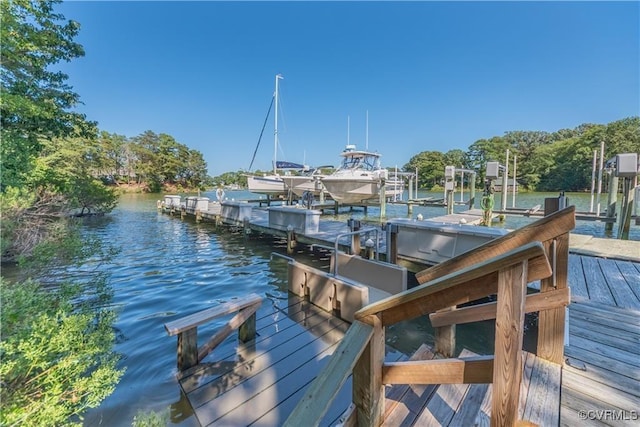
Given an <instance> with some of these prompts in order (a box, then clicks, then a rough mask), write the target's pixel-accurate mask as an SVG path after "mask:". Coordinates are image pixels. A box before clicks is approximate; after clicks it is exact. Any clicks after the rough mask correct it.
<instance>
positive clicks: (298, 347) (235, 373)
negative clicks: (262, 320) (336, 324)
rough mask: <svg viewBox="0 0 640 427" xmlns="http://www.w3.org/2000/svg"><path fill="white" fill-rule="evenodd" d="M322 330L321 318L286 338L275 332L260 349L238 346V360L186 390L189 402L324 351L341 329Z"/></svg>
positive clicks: (203, 399)
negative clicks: (281, 337)
mask: <svg viewBox="0 0 640 427" xmlns="http://www.w3.org/2000/svg"><path fill="white" fill-rule="evenodd" d="M323 332H325V328H324V327H323V325H322V323H321V322H320V323H318V324H317V325H315V326H314V327H312V328H310V329H309V333H303V334H299V335H297V336H295V337H294V338H292V339H289V340H286V341H282V340H280V339H279V337H278V336H277V335H275V336H273V337H272V338H270V339H267V340H265V341H264V342H263V343H262V345H261V347H262V348H261V351H259V352H258V351H255V350H254V349H253V348H252V347H251V346H239V347H238V352H239V354H238V356H237V358H238V361H237V363H236V364H235V365H234V366H233V367H232V369H231V370H227V371H225V372H223V373H221V374H219V375H217V376H216V377H215V379H214V380H212V381H208V382H207V383H205V384H203V385H202V386H200V387H199V388H197V389H195V390H193V391H192V392H190V393H189V394H188V397H189V401H190V402H191V404H192V406H194V407H196V408H197V407H199V406H201V405H204V404H206V403H207V402H209V401H211V400H213V399H217V401H220V400H219V399H218V398H219V396H221V395H223V394H229V392H230V391H231V390H232V389H234V388H235V387H237V386H239V385H242V388H245V387H246V386H247V384H246V383H245V381H252V378H254V377H256V376H257V375H258V374H259V373H263V372H265V373H267V377H268V376H269V372H274V369H275V367H276V366H280V367H288V370H289V371H290V370H293V369H295V367H296V366H299V365H300V364H302V363H304V362H305V361H306V360H309V359H311V358H313V357H315V355H317V354H319V353H320V352H322V351H324V350H325V349H326V348H327V346H330V345H333V344H334V343H335V342H337V341H338V340H339V339H340V338H341V337H342V336H343V333H344V332H343V331H341V330H336V331H334V330H329V331H328V332H325V333H323ZM316 334H317V335H316ZM292 355H297V356H298V357H297V358H296V357H293V356H292ZM285 362H287V363H288V364H287V363H285ZM280 369H282V368H280Z"/></svg>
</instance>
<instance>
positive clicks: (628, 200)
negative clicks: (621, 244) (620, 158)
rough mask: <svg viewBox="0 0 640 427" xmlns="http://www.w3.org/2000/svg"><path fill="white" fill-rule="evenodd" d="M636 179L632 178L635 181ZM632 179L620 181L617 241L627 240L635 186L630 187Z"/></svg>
mask: <svg viewBox="0 0 640 427" xmlns="http://www.w3.org/2000/svg"><path fill="white" fill-rule="evenodd" d="M636 179H637V178H634V179H633V180H634V181H635V180H636ZM632 184H633V182H632V178H627V177H625V178H623V181H622V206H621V207H620V221H619V224H618V239H621V240H629V229H630V228H631V212H632V210H633V204H634V202H633V198H634V193H635V186H634V185H632Z"/></svg>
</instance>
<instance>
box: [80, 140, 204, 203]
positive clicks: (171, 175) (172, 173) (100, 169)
mask: <svg viewBox="0 0 640 427" xmlns="http://www.w3.org/2000/svg"><path fill="white" fill-rule="evenodd" d="M91 145H92V152H91V158H90V159H89V162H90V163H91V164H93V167H94V173H95V174H96V175H99V176H100V177H101V178H102V179H103V180H104V181H105V182H106V183H113V184H115V185H119V184H123V183H126V184H132V183H136V184H138V185H142V184H144V185H146V190H147V191H150V192H159V191H161V190H162V188H163V187H164V186H167V185H171V186H177V187H179V188H181V189H185V190H190V189H199V188H203V187H204V186H206V185H207V184H208V175H207V162H206V161H205V160H204V157H203V156H202V153H201V152H200V151H198V150H193V149H190V148H189V147H187V146H186V145H184V144H181V143H179V142H178V141H176V140H175V138H174V137H172V136H171V135H167V134H165V133H160V134H156V133H154V132H153V131H150V130H147V131H145V132H143V133H142V134H140V135H138V136H135V137H132V138H127V137H125V136H123V135H117V134H110V133H108V132H104V131H103V132H100V134H99V135H98V137H97V138H96V139H95V140H94V141H92V144H91Z"/></svg>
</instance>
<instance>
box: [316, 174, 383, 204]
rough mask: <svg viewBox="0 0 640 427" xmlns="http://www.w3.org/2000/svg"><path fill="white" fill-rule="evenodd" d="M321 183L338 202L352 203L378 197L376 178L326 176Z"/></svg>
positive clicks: (378, 189)
mask: <svg viewBox="0 0 640 427" xmlns="http://www.w3.org/2000/svg"><path fill="white" fill-rule="evenodd" d="M322 184H323V185H324V187H325V188H326V189H327V192H328V193H329V194H330V195H331V198H332V199H333V200H335V201H336V202H339V203H344V204H353V203H360V202H364V201H368V200H372V199H377V198H379V194H380V184H379V182H378V180H372V179H358V178H341V177H326V178H324V179H323V180H322Z"/></svg>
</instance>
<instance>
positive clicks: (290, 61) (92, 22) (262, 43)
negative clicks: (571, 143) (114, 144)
mask: <svg viewBox="0 0 640 427" xmlns="http://www.w3.org/2000/svg"><path fill="white" fill-rule="evenodd" d="M639 10H640V6H639V3H638V2H621V3H613V2H585V3H581V2H447V3H445V2H400V3H392V2H347V3H343V2H147V1H145V2H75V1H74V2H65V3H63V4H62V5H59V7H58V11H60V12H62V13H63V14H64V15H65V16H66V18H68V19H74V20H76V21H78V22H80V24H81V32H80V35H79V36H78V38H77V41H78V42H80V43H81V44H82V45H83V46H84V48H85V51H86V55H85V57H83V58H79V59H76V60H74V61H72V62H70V63H68V64H62V65H61V69H62V70H63V71H65V72H66V73H68V74H69V76H70V79H69V83H70V84H71V85H72V86H73V88H74V90H75V91H76V92H78V93H79V94H80V96H81V100H82V101H83V102H84V105H82V106H81V107H79V110H80V111H82V112H83V113H85V114H86V115H87V116H88V118H89V119H91V120H95V121H97V122H98V124H99V127H100V129H101V130H106V131H108V132H112V133H118V134H123V135H126V136H130V137H131V136H136V135H138V134H140V133H142V132H144V131H145V130H152V131H154V132H156V133H167V134H170V135H172V136H174V137H175V138H176V140H178V141H179V142H181V143H183V144H185V145H187V146H189V147H190V148H194V149H197V150H199V151H201V152H202V153H203V155H204V157H205V160H206V161H207V163H208V165H209V172H210V174H211V175H214V176H215V175H218V174H220V173H222V172H225V171H235V170H239V169H247V168H248V167H249V163H250V161H251V156H252V153H253V150H254V148H255V145H256V143H257V141H258V136H259V134H260V130H261V128H262V123H263V121H264V117H265V115H266V113H267V109H268V106H269V102H270V100H271V96H272V94H273V91H274V77H275V75H276V74H278V73H281V74H282V75H283V76H284V80H282V81H281V84H280V95H281V104H280V105H281V109H280V120H279V135H280V144H281V148H280V150H279V151H278V160H288V161H294V162H302V161H303V159H306V163H308V164H311V165H321V164H322V165H324V164H338V155H339V153H340V151H342V149H343V148H344V145H345V144H346V142H347V117H350V142H351V143H355V144H357V145H358V147H359V148H364V145H365V128H366V126H365V116H366V111H368V112H369V149H371V150H374V151H378V152H380V153H382V155H383V157H382V161H383V165H385V166H395V165H398V167H402V166H403V165H404V164H405V163H407V162H408V161H409V159H410V158H411V156H413V155H415V154H417V153H419V152H421V151H425V150H439V151H448V150H450V149H454V148H460V149H463V150H466V149H467V148H468V147H469V145H471V144H472V143H473V142H475V141H476V140H478V139H481V138H490V137H492V136H495V135H502V134H504V132H506V131H510V130H544V131H555V130H558V129H562V128H573V127H575V126H578V125H580V124H582V123H587V122H588V123H603V124H604V123H608V122H611V121H615V120H618V119H622V118H624V117H629V116H635V115H639V114H640V86H639V85H640V55H639V51H640V48H639V45H640V32H639V27H640V12H639ZM273 145H274V144H273V116H271V117H270V119H269V122H268V125H267V128H266V129H265V134H264V136H263V139H262V143H261V145H260V149H259V151H258V155H257V158H256V163H255V164H254V167H253V169H254V170H255V169H262V170H269V169H270V168H271V161H272V158H273Z"/></svg>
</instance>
